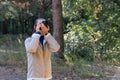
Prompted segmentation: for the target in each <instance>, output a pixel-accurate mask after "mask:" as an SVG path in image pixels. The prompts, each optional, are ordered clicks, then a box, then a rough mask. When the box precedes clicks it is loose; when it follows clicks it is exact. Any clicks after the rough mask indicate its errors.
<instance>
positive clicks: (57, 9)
mask: <svg viewBox="0 0 120 80" xmlns="http://www.w3.org/2000/svg"><path fill="white" fill-rule="evenodd" d="M52 9H53V26H54V28H53V36H54V37H55V39H56V40H57V41H58V43H59V44H60V50H59V51H58V52H57V53H56V54H55V56H56V57H58V58H60V59H64V55H63V52H64V39H63V18H62V4H61V0H52Z"/></svg>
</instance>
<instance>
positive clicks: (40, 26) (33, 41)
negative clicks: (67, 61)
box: [25, 18, 60, 80]
mask: <svg viewBox="0 0 120 80" xmlns="http://www.w3.org/2000/svg"><path fill="white" fill-rule="evenodd" d="M49 28H50V27H49V25H48V24H47V21H46V20H45V19H43V18H39V19H37V20H36V22H35V26H34V29H35V32H34V33H33V34H32V36H31V37H29V38H27V39H26V40H25V48H26V52H27V61H28V73H27V80H50V79H52V71H51V52H56V51H58V50H59V48H60V46H59V44H58V43H57V41H56V40H55V39H54V38H53V36H52V35H51V34H50V33H49V32H48V31H49Z"/></svg>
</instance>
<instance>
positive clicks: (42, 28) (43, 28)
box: [40, 24, 50, 35]
mask: <svg viewBox="0 0 120 80" xmlns="http://www.w3.org/2000/svg"><path fill="white" fill-rule="evenodd" d="M49 30H50V27H49V26H47V27H46V26H45V25H44V24H41V31H40V32H41V35H45V34H46V33H48V31H49Z"/></svg>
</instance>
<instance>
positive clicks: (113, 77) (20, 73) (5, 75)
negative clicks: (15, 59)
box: [0, 65, 120, 80]
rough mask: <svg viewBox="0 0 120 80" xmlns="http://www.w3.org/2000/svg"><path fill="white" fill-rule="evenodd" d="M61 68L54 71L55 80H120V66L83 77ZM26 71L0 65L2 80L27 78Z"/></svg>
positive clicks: (21, 68) (20, 68)
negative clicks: (103, 73) (97, 75)
mask: <svg viewBox="0 0 120 80" xmlns="http://www.w3.org/2000/svg"><path fill="white" fill-rule="evenodd" d="M56 69H59V70H60V68H56ZM61 69H63V68H61ZM64 69H66V68H64ZM54 70H55V69H54ZM59 70H58V71H53V80H120V68H119V67H116V68H114V69H113V70H111V71H109V70H108V69H106V70H108V71H106V72H105V75H104V76H103V77H100V76H99V77H95V76H91V77H88V78H82V76H77V74H76V73H75V72H74V71H75V70H74V69H72V68H69V69H68V70H65V71H66V72H64V70H63V72H61V71H59ZM26 73H27V71H26V68H23V67H20V66H19V67H18V66H8V65H4V66H0V80H26Z"/></svg>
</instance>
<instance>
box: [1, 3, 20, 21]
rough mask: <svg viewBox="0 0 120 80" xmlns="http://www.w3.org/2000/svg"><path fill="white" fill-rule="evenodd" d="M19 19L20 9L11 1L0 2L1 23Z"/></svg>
mask: <svg viewBox="0 0 120 80" xmlns="http://www.w3.org/2000/svg"><path fill="white" fill-rule="evenodd" d="M16 17H18V8H17V7H15V6H14V5H13V4H11V3H10V2H9V1H3V2H0V21H3V20H4V19H9V18H16Z"/></svg>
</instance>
